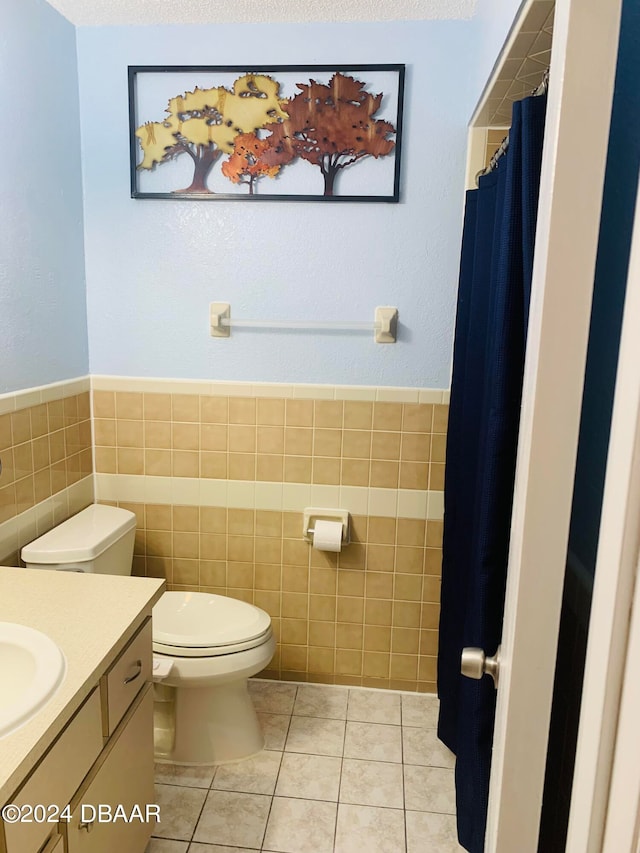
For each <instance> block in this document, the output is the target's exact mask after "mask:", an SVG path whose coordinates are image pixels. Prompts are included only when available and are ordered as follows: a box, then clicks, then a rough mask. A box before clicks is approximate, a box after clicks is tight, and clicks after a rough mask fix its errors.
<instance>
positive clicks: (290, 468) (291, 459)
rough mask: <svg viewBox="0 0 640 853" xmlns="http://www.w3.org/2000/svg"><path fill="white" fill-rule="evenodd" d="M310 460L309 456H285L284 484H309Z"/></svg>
mask: <svg viewBox="0 0 640 853" xmlns="http://www.w3.org/2000/svg"><path fill="white" fill-rule="evenodd" d="M311 471H312V460H311V457H310V456H285V457H284V481H285V483H310V482H311Z"/></svg>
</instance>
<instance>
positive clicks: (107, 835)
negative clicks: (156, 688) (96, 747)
mask: <svg viewBox="0 0 640 853" xmlns="http://www.w3.org/2000/svg"><path fill="white" fill-rule="evenodd" d="M154 802H155V796H154V788H153V687H152V685H151V684H149V685H147V687H146V688H145V689H144V690H143V691H142V693H141V694H140V696H139V697H138V698H137V699H136V701H135V702H134V703H133V705H132V707H131V708H130V709H129V711H128V712H127V714H126V715H125V717H124V719H123V720H122V722H121V724H120V725H119V726H118V729H117V730H116V732H115V733H114V735H113V737H112V738H111V740H110V741H109V743H108V745H107V747H106V748H105V750H104V752H103V753H102V755H101V757H100V759H99V760H98V761H97V762H96V764H95V766H94V767H93V769H92V771H91V773H90V774H89V776H88V777H87V779H86V780H85V782H84V783H83V785H82V787H81V788H80V790H79V791H78V793H77V794H76V796H75V797H74V798H73V800H72V802H71V811H72V814H71V820H70V821H69V824H68V825H67V827H66V834H67V853H105V851H109V853H111V851H118V850H120V851H127V853H143V851H144V849H145V846H146V844H147V842H148V840H149V837H150V836H151V832H152V831H153V828H154V826H155V820H154V819H153V818H151V821H150V822H147V821H146V820H145V816H146V807H147V805H148V804H153V803H154ZM100 805H102V807H103V812H102V818H101V816H100V813H99V812H98V807H99V806H100ZM118 806H120V807H121V811H122V812H123V813H124V814H125V815H126V818H127V819H126V820H125V818H124V817H120V818H114V817H113V816H115V815H116V808H117V807H118ZM134 806H138V807H139V809H140V812H141V813H142V820H140V819H138V818H137V817H134V818H133V819H130V816H131V814H132V811H133V808H134ZM108 809H110V812H111V815H112V818H111V819H109V818H108V811H107V810H108ZM94 810H95V811H94ZM92 817H93V818H94V819H93V820H92V819H91V818H92ZM63 829H64V825H63Z"/></svg>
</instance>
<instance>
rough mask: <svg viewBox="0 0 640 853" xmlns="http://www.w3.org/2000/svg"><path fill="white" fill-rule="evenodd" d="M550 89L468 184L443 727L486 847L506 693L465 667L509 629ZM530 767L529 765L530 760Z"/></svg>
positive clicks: (523, 112)
mask: <svg viewBox="0 0 640 853" xmlns="http://www.w3.org/2000/svg"><path fill="white" fill-rule="evenodd" d="M545 108H546V97H545V96H538V97H530V98H526V99H525V100H524V101H520V102H518V103H515V104H514V106H513V118H512V126H511V130H510V133H509V148H508V150H507V153H506V154H505V155H504V156H503V157H501V158H500V160H499V161H498V166H497V168H496V169H495V170H494V171H493V172H491V173H490V174H489V175H486V176H484V177H482V178H480V182H479V188H478V189H477V190H472V191H470V192H468V193H467V200H466V209H465V222H464V232H463V239H462V256H461V262H460V281H459V291H458V310H457V318H456V330H455V342H454V357H453V376H452V382H451V401H450V409H449V427H448V435H447V458H446V473H445V493H444V542H443V565H442V593H441V614H440V650H439V655H438V695H439V697H440V716H439V721H438V736H439V737H440V739H441V740H442V741H443V742H444V743H445V744H446V745H447V746H448V747H449V749H451V750H452V751H453V752H454V753H455V755H456V771H455V776H456V801H457V821H458V838H459V841H460V843H461V844H462V846H463V847H465V848H466V849H467V850H469V851H471V853H482V851H483V849H484V834H485V827H486V816H487V801H488V793H489V771H490V766H491V746H492V740H493V725H494V716H495V701H496V694H495V689H494V687H493V682H492V680H491V679H490V678H489V677H488V676H485V677H484V678H483V679H482V680H480V681H474V680H471V679H469V678H464V677H463V676H461V675H460V655H461V652H462V649H463V647H464V646H478V647H480V648H483V649H484V650H485V652H486V653H487V655H492V654H494V653H495V651H496V649H497V647H498V645H499V644H500V638H501V634H502V617H503V610H504V591H505V582H506V573H507V572H506V570H507V552H508V547H509V529H510V522H511V505H512V500H513V481H514V472H515V459H516V448H517V442H518V424H519V416H520V398H521V394H522V375H523V367H524V353H525V345H526V335H527V321H528V314H529V300H530V294H531V273H532V267H533V249H534V238H535V227H536V212H537V204H538V191H539V186H540V165H541V160H542V141H543V134H544V116H545ZM523 772H526V768H523Z"/></svg>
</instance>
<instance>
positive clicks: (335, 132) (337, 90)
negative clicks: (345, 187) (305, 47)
mask: <svg viewBox="0 0 640 853" xmlns="http://www.w3.org/2000/svg"><path fill="white" fill-rule="evenodd" d="M297 87H298V89H300V92H299V93H298V94H297V95H296V96H295V98H293V99H292V100H291V101H289V103H288V104H287V113H288V114H289V117H288V118H285V119H284V120H283V121H282V123H281V124H280V125H277V124H273V125H268V126H267V130H269V131H271V135H272V137H273V139H272V142H271V151H270V152H268V153H267V154H266V155H265V159H266V162H272V163H274V164H279V165H282V164H285V163H288V162H291V160H293V159H294V158H295V157H301V158H302V159H303V160H306V161H307V162H309V163H312V164H313V165H314V166H318V168H319V169H320V171H321V172H322V176H323V178H324V195H325V196H332V195H333V194H334V189H335V182H336V177H337V175H338V173H339V172H340V171H341V170H342V169H346V168H348V167H350V166H353V165H354V164H355V163H357V162H359V161H360V160H362V159H363V158H365V157H375V158H376V159H377V158H378V157H384V156H386V155H387V154H389V153H390V152H391V151H392V150H393V147H394V145H395V142H394V141H393V140H392V139H390V138H389V137H390V136H391V134H394V133H395V128H394V127H393V125H392V124H390V123H389V122H388V121H382V120H376V119H374V118H373V116H374V115H375V114H376V113H377V112H378V110H379V109H380V104H381V102H382V93H380V94H378V95H371V94H369V92H366V91H365V90H364V83H361V82H360V81H358V80H354V78H353V77H346V76H344V75H343V74H340V73H338V74H334V75H333V77H332V78H331V80H330V81H329V84H328V85H324V84H322V83H316V82H315V80H311V81H310V82H309V83H308V84H304V83H298V84H297Z"/></svg>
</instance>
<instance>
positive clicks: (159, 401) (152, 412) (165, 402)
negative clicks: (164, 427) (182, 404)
mask: <svg viewBox="0 0 640 853" xmlns="http://www.w3.org/2000/svg"><path fill="white" fill-rule="evenodd" d="M97 393H101V392H97ZM142 411H143V419H144V420H145V421H170V420H171V394H143V395H142Z"/></svg>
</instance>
